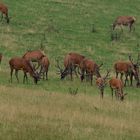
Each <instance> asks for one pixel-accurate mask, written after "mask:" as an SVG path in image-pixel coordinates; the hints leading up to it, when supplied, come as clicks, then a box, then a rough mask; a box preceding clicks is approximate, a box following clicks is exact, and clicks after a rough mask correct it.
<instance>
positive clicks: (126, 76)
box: [124, 74, 128, 86]
mask: <svg viewBox="0 0 140 140" xmlns="http://www.w3.org/2000/svg"><path fill="white" fill-rule="evenodd" d="M126 82H128V74H125V83H124V86H126Z"/></svg>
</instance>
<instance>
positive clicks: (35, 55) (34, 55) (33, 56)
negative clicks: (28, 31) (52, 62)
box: [23, 50, 45, 68]
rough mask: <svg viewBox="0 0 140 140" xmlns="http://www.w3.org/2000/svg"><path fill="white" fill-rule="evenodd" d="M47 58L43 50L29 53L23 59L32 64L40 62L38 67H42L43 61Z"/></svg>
mask: <svg viewBox="0 0 140 140" xmlns="http://www.w3.org/2000/svg"><path fill="white" fill-rule="evenodd" d="M44 56H45V54H44V53H43V52H42V51H41V50H34V51H27V52H26V53H25V54H24V55H23V58H25V59H26V60H29V61H32V62H38V67H39V66H40V62H41V59H42V58H43V57H44ZM38 67H37V68H38Z"/></svg>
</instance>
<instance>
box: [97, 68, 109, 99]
mask: <svg viewBox="0 0 140 140" xmlns="http://www.w3.org/2000/svg"><path fill="white" fill-rule="evenodd" d="M109 73H110V71H107V74H106V76H104V77H98V78H97V79H96V85H97V86H98V88H99V90H100V95H101V98H102V99H103V96H104V88H105V86H106V84H107V78H108V77H109Z"/></svg>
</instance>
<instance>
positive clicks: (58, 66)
mask: <svg viewBox="0 0 140 140" xmlns="http://www.w3.org/2000/svg"><path fill="white" fill-rule="evenodd" d="M55 61H56V65H55V67H56V68H58V70H59V73H62V71H63V69H62V68H61V67H60V65H59V60H58V59H55Z"/></svg>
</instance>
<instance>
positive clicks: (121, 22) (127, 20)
mask: <svg viewBox="0 0 140 140" xmlns="http://www.w3.org/2000/svg"><path fill="white" fill-rule="evenodd" d="M135 21H136V18H135V17H133V16H119V17H117V18H116V20H115V21H114V23H113V30H114V29H115V27H116V26H120V27H121V30H122V31H123V29H122V26H128V27H129V30H130V32H131V29H132V26H133V24H134V23H135Z"/></svg>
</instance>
